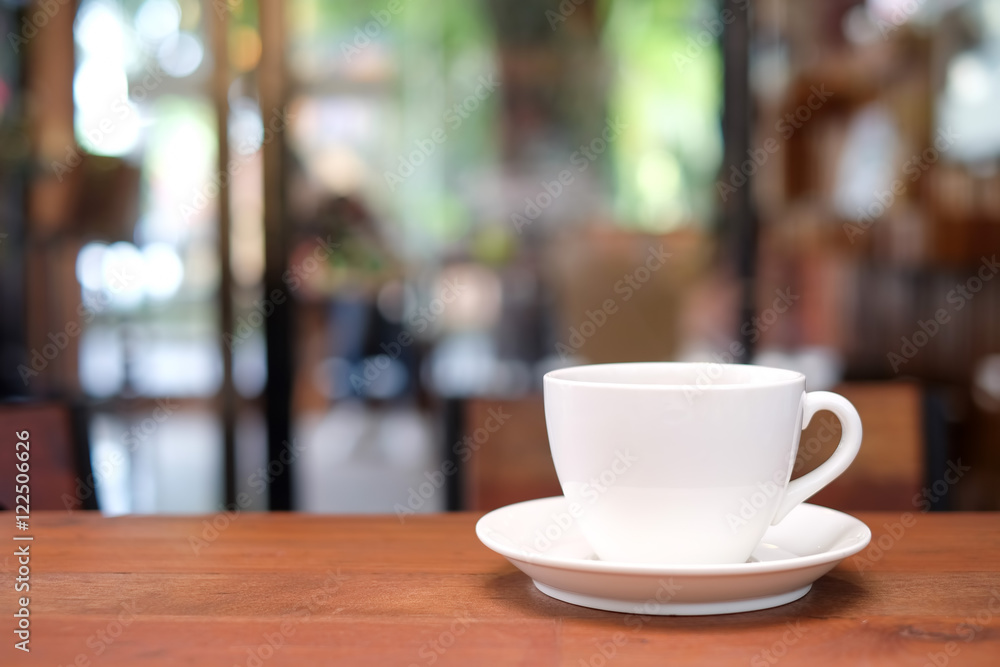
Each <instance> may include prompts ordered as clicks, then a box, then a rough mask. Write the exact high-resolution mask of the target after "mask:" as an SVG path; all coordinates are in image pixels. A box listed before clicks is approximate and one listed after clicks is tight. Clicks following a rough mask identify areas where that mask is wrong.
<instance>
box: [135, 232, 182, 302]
mask: <svg viewBox="0 0 1000 667" xmlns="http://www.w3.org/2000/svg"><path fill="white" fill-rule="evenodd" d="M142 257H143V260H144V261H145V264H146V267H145V274H146V281H145V288H146V293H147V294H148V295H149V296H150V298H153V299H156V300H161V301H162V300H166V299H169V298H171V297H172V296H174V295H175V294H177V290H179V289H180V287H181V284H182V283H183V282H184V264H183V263H182V262H181V258H180V257H179V256H178V255H177V252H176V251H175V250H174V249H173V248H172V247H171V246H169V245H167V244H166V243H150V244H149V245H147V246H146V247H145V248H143V249H142Z"/></svg>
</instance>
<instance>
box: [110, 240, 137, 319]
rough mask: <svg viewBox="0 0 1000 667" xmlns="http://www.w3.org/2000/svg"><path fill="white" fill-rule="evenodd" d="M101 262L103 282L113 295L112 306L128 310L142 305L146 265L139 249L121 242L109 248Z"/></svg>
mask: <svg viewBox="0 0 1000 667" xmlns="http://www.w3.org/2000/svg"><path fill="white" fill-rule="evenodd" d="M101 260H102V261H101V282H102V284H103V287H104V289H106V290H107V291H108V292H110V293H111V294H112V296H113V298H112V304H113V305H114V306H115V307H117V308H120V309H126V310H127V309H130V308H134V307H136V306H138V305H139V304H141V303H142V299H143V293H144V285H145V281H146V265H145V262H143V257H142V253H140V252H139V249H138V248H136V247H135V246H134V245H132V244H131V243H127V242H125V241H119V242H118V243H113V244H111V245H110V246H108V247H107V249H106V250H105V251H104V255H103V257H102V258H101Z"/></svg>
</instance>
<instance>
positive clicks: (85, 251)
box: [76, 241, 108, 292]
mask: <svg viewBox="0 0 1000 667" xmlns="http://www.w3.org/2000/svg"><path fill="white" fill-rule="evenodd" d="M107 247H108V246H107V245H105V244H104V243H98V242H96V241H92V242H90V243H88V244H86V245H85V246H83V247H82V248H80V252H79V253H78V254H77V256H76V280H77V282H79V283H80V286H81V287H83V288H84V289H86V290H90V291H91V292H97V291H98V290H100V289H101V285H102V282H101V276H102V273H101V263H102V262H103V260H104V251H105V250H107Z"/></svg>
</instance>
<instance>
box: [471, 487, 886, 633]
mask: <svg viewBox="0 0 1000 667" xmlns="http://www.w3.org/2000/svg"><path fill="white" fill-rule="evenodd" d="M567 509H568V508H567V501H566V499H565V498H564V497H562V496H558V497H554V498H541V499H539V500H529V501H527V502H523V503H517V504H515V505H508V506H507V507H502V508H500V509H498V510H494V511H492V512H490V513H489V514H487V515H486V516H484V517H483V518H481V519H480V520H479V522H478V523H477V524H476V535H477V536H478V537H479V540H480V541H481V542H482V543H483V544H485V545H486V546H487V547H489V548H490V549H492V550H493V551H495V552H496V553H498V554H500V555H501V556H504V557H506V558H507V560H509V561H510V562H511V563H513V564H514V566H515V567H517V568H518V569H519V570H521V571H522V572H524V573H525V574H527V575H528V576H529V577H531V579H532V580H533V581H534V583H535V586H536V587H537V588H538V590H540V591H541V592H543V593H545V594H546V595H549V596H551V597H554V598H556V599H557V600H562V601H564V602H569V603H571V604H575V605H580V606H583V607H593V608H595V609H604V610H606V611H618V612H624V613H637V614H658V615H667V616H697V615H701V614H734V613H738V612H744V611H754V610H757V609H767V608H769V607H777V606H778V605H783V604H787V603H789V602H793V601H795V600H798V599H799V598H801V597H802V596H803V595H805V594H806V593H808V592H809V589H810V588H811V587H812V583H813V582H814V581H816V580H817V579H819V578H820V577H822V576H823V575H824V574H826V573H827V572H829V571H830V570H832V569H833V568H834V567H835V566H836V565H837V563H839V562H840V561H842V560H843V559H845V558H847V557H848V556H851V555H853V554H856V553H858V552H859V551H861V550H862V549H864V548H865V546H867V545H868V543H869V542H870V541H871V538H872V532H871V530H869V528H868V526H866V525H865V524H864V523H862V522H861V521H859V520H857V519H855V518H854V517H852V516H848V515H847V514H844V513H843V512H838V511H836V510H832V509H829V508H826V507H820V506H818V505H809V504H807V503H803V504H802V505H799V506H798V507H796V508H795V509H794V510H792V512H791V514H789V515H788V516H787V517H785V519H784V520H783V521H782V522H781V523H780V524H778V525H777V526H771V527H770V528H769V529H768V531H767V533H765V535H764V539H763V540H762V541H761V543H760V544H759V545H758V546H757V548H756V549H755V550H754V552H753V555H752V556H751V558H750V561H749V562H746V563H739V564H733V565H674V566H660V565H648V564H634V563H622V562H617V563H616V562H606V561H600V560H597V559H596V556H594V553H593V550H591V549H590V547H589V546H588V544H587V542H586V540H584V538H583V535H582V534H581V532H580V529H579V526H577V525H576V522H575V521H574V520H573V519H572V518H571V517H569V514H568V511H567Z"/></svg>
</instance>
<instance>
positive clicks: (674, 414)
mask: <svg viewBox="0 0 1000 667" xmlns="http://www.w3.org/2000/svg"><path fill="white" fill-rule="evenodd" d="M544 392H545V422H546V426H547V428H548V434H549V444H550V447H551V449H552V459H553V461H554V462H555V467H556V473H557V474H558V476H559V483H560V485H561V486H562V489H563V494H564V495H565V496H566V498H567V500H568V501H569V510H570V514H571V515H572V516H573V517H575V518H576V519H577V520H578V521H579V524H580V528H581V530H582V532H583V535H584V536H585V537H586V539H587V541H588V542H589V544H590V546H591V547H592V548H593V549H594V551H595V552H596V554H597V556H598V558H600V559H601V560H608V561H618V562H629V563H659V564H713V563H742V562H745V561H746V560H747V559H748V558H749V557H750V554H751V552H752V551H753V550H754V548H755V547H756V546H757V544H758V543H759V542H760V541H761V538H762V537H763V536H764V532H765V531H766V530H767V527H768V526H770V525H772V524H775V523H778V522H779V521H781V519H783V518H784V517H785V516H786V515H787V514H788V513H789V512H790V511H791V510H792V509H793V508H794V507H795V506H796V505H798V504H799V503H801V502H802V501H804V500H806V499H807V498H809V497H810V496H812V495H813V494H814V493H816V492H817V491H819V490H820V489H822V488H823V487H824V486H826V485H827V484H829V483H830V482H831V481H832V480H834V479H835V478H836V477H837V476H838V475H840V474H841V473H842V472H844V470H846V469H847V467H848V466H849V465H850V464H851V462H852V461H853V460H854V457H855V456H856V455H857V453H858V449H859V448H860V447H861V419H860V418H859V417H858V413H857V410H855V409H854V406H852V405H851V404H850V403H849V402H848V401H847V399H845V398H844V397H843V396H839V395H837V394H833V393H830V392H825V391H815V392H809V393H806V390H805V376H804V375H802V374H801V373H796V372H794V371H787V370H781V369H777V368H767V367H763V366H743V365H736V364H713V363H627V364H599V365H592V366H576V367H573V368H564V369H561V370H556V371H552V372H550V373H547V374H546V375H545V378H544ZM820 410H829V411H830V412H832V413H833V414H834V415H836V416H837V418H838V419H839V420H840V423H841V425H842V427H843V435H842V437H841V440H840V444H839V445H838V446H837V449H836V451H835V452H834V453H833V455H832V456H831V457H830V458H829V459H828V460H827V461H826V462H824V463H823V464H822V465H821V466H819V467H818V468H817V469H816V470H814V471H812V472H810V473H808V474H806V475H804V476H802V477H800V478H798V479H796V480H793V481H791V482H790V481H789V479H790V477H791V474H792V467H793V465H794V463H795V457H796V453H797V451H798V446H799V437H800V435H801V433H802V429H803V428H804V427H805V426H807V425H808V424H809V420H810V419H811V418H812V416H813V414H815V413H816V412H818V411H820Z"/></svg>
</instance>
